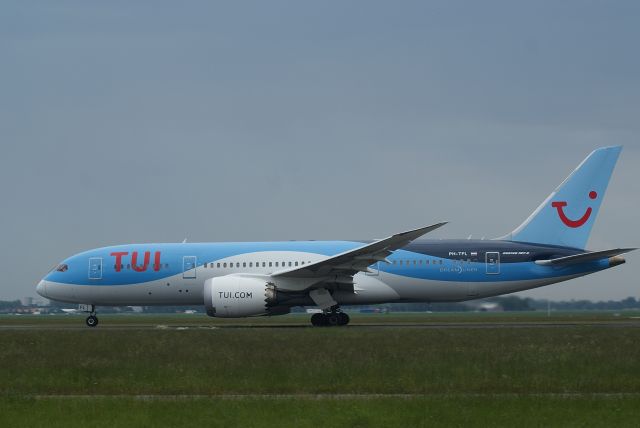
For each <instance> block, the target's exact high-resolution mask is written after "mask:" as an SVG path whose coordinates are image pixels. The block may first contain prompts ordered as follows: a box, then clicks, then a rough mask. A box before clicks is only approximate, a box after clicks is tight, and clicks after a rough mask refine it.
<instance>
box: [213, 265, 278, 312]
mask: <svg viewBox="0 0 640 428" xmlns="http://www.w3.org/2000/svg"><path fill="white" fill-rule="evenodd" d="M204 306H205V308H206V311H207V315H209V316H210V317H219V318H240V317H251V316H260V315H281V314H285V313H288V312H289V308H288V307H277V291H276V287H275V285H273V284H272V283H270V282H269V281H267V280H266V279H265V278H261V277H251V276H239V275H225V276H221V277H217V278H211V279H208V280H206V281H205V283H204Z"/></svg>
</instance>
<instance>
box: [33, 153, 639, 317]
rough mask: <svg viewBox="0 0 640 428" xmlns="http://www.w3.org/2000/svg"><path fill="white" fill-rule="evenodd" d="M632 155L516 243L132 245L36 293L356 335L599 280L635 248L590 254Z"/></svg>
mask: <svg viewBox="0 0 640 428" xmlns="http://www.w3.org/2000/svg"><path fill="white" fill-rule="evenodd" d="M621 149H622V148H621V147H605V148H601V149H598V150H595V151H594V152H592V153H591V154H590V155H589V156H588V157H587V158H586V159H585V160H584V161H583V162H582V163H581V164H580V165H579V166H578V167H577V168H576V169H575V170H574V171H573V172H572V173H571V175H569V177H568V178H567V179H566V180H564V181H563V182H562V184H560V186H558V188H557V189H556V190H554V191H553V192H552V193H551V195H549V197H547V199H545V200H544V202H543V203H542V204H541V205H540V206H539V207H538V208H537V209H536V210H535V211H534V212H533V213H532V214H531V215H530V216H529V217H528V218H527V219H526V220H525V221H524V222H523V223H522V224H521V225H520V226H519V227H518V228H516V229H515V230H514V231H513V232H511V233H509V234H507V235H506V236H503V237H501V238H498V239H491V240H471V239H468V240H440V239H439V240H419V239H418V238H420V237H422V236H423V235H425V234H427V233H429V232H431V231H433V230H435V229H437V228H439V227H441V226H443V225H444V224H445V223H436V224H433V225H431V226H426V227H421V228H419V229H415V230H409V231H406V232H401V233H398V234H395V235H392V236H390V237H388V238H385V239H380V240H375V241H287V242H233V243H231V242H224V243H172V244H130V245H118V246H112V247H104V248H98V249H95V250H90V251H86V252H83V253H80V254H76V255H74V256H72V257H69V258H68V259H66V260H64V261H63V262H62V263H60V264H59V265H58V266H57V267H55V268H54V269H53V270H51V272H49V273H48V274H47V275H46V276H45V277H44V278H43V279H42V281H40V283H39V284H38V286H37V292H38V293H39V294H40V295H41V296H43V297H46V298H49V299H52V300H58V301H62V302H72V303H79V304H80V306H81V308H82V309H83V310H85V311H86V312H88V313H89V316H88V318H87V319H86V323H87V325H88V326H90V327H95V326H96V325H97V324H98V318H97V317H96V306H101V305H102V306H109V305H118V306H120V305H203V306H204V308H205V310H206V313H207V314H208V315H210V316H212V317H224V318H234V317H250V316H263V315H281V314H286V313H288V312H289V311H290V310H291V308H292V307H293V306H310V305H315V306H317V307H319V308H320V309H321V310H322V312H321V313H320V312H319V313H316V314H314V315H313V316H312V317H311V323H312V324H313V325H314V326H326V325H331V326H334V325H346V324H348V323H349V316H348V315H347V314H346V313H344V312H343V311H342V310H341V307H342V306H344V305H368V304H377V303H388V302H451V301H463V300H471V299H478V298H483V297H489V296H496V295H500V294H505V293H513V292H516V291H522V290H527V289H531V288H535V287H541V286H543V285H548V284H553V283H556V282H560V281H566V280H569V279H572V278H577V277H579V276H583V275H588V274H591V273H594V272H598V271H601V270H604V269H609V268H611V267H613V266H617V265H620V264H622V263H624V262H625V260H624V258H622V257H621V256H620V255H621V254H623V253H625V252H628V251H631V250H632V249H631V248H616V249H608V250H603V251H587V250H585V247H586V244H587V240H588V238H589V234H590V232H591V228H592V227H593V224H594V222H595V220H596V216H597V214H598V210H599V208H600V205H601V203H602V199H603V197H604V194H605V191H606V189H607V185H608V183H609V178H610V177H611V174H612V172H613V168H614V166H615V164H616V161H617V159H618V156H619V154H620V151H621Z"/></svg>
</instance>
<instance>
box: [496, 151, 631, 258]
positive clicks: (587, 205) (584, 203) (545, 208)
mask: <svg viewBox="0 0 640 428" xmlns="http://www.w3.org/2000/svg"><path fill="white" fill-rule="evenodd" d="M621 150H622V146H615V147H603V148H601V149H597V150H594V151H593V152H591V154H590V155H589V156H587V158H586V159H585V160H584V161H582V163H581V164H580V165H578V167H577V168H576V169H575V170H574V171H573V172H572V173H571V175H569V177H567V178H566V179H565V180H564V181H563V182H562V184H560V186H558V188H557V189H556V190H554V192H553V193H551V195H549V197H547V199H545V201H544V202H543V203H542V204H541V205H540V206H539V207H538V208H537V209H536V210H535V211H534V212H533V214H531V215H530V216H529V218H527V219H526V220H525V221H524V223H522V224H521V225H520V226H519V227H518V228H517V229H516V230H514V231H513V232H511V233H510V234H509V235H507V236H505V237H504V238H502V239H506V240H511V241H518V242H533V243H540V244H549V245H559V246H564V247H573V248H581V249H582V248H585V247H586V245H587V241H588V239H589V234H590V233H591V228H592V227H593V224H594V223H595V221H596V217H597V215H598V211H599V209H600V205H601V203H602V199H603V198H604V194H605V191H606V190H607V185H608V184H609V179H610V178H611V173H612V172H613V168H614V167H615V165H616V161H617V160H618V156H619V155H620V151H621Z"/></svg>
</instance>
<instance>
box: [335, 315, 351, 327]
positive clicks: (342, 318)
mask: <svg viewBox="0 0 640 428" xmlns="http://www.w3.org/2000/svg"><path fill="white" fill-rule="evenodd" d="M338 315H339V316H340V324H339V325H347V324H349V321H350V319H349V315H347V314H345V313H344V312H340V313H339V314H338Z"/></svg>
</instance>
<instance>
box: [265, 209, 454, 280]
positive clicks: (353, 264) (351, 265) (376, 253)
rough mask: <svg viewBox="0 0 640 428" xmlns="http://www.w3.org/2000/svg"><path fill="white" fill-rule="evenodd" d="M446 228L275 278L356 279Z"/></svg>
mask: <svg viewBox="0 0 640 428" xmlns="http://www.w3.org/2000/svg"><path fill="white" fill-rule="evenodd" d="M445 224H447V223H446V222H443V223H436V224H433V225H431V226H426V227H421V228H419V229H414V230H409V231H406V232H401V233H397V234H395V235H392V236H390V237H388V238H385V239H380V240H378V241H374V242H372V243H370V244H366V245H363V246H362V247H358V248H356V249H353V250H349V251H345V252H344V253H340V254H338V255H335V256H332V257H329V258H328V259H325V260H321V261H319V262H316V263H311V264H308V265H305V266H302V267H296V268H294V269H287V270H283V271H280V272H275V273H273V274H272V275H271V276H272V277H276V278H277V277H280V278H292V279H293V278H300V279H302V278H307V279H311V278H325V277H332V276H333V277H337V276H343V277H344V276H353V275H355V274H356V273H358V272H369V269H368V266H370V265H372V264H373V263H376V262H387V263H388V261H387V259H386V258H387V256H388V255H389V254H391V252H392V251H394V250H397V249H399V248H402V247H404V246H405V245H407V244H408V243H409V242H411V241H413V240H414V239H416V238H419V237H420V236H422V235H424V234H426V233H429V232H431V231H433V230H436V229H437V228H439V227H442V226H444V225H445Z"/></svg>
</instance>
